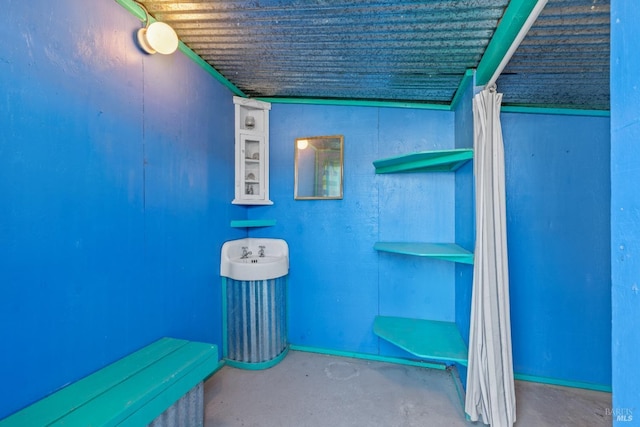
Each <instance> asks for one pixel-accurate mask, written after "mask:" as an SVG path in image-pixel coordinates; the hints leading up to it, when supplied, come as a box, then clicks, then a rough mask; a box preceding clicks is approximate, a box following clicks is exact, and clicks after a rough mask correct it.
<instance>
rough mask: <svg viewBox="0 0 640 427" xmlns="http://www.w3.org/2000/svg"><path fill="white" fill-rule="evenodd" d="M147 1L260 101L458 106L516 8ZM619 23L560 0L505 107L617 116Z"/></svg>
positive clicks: (512, 78)
mask: <svg viewBox="0 0 640 427" xmlns="http://www.w3.org/2000/svg"><path fill="white" fill-rule="evenodd" d="M142 3H143V4H144V5H145V6H146V7H147V9H148V10H149V12H150V13H151V15H153V16H154V17H155V18H156V19H158V20H160V21H164V22H167V23H168V24H170V25H171V26H173V27H174V28H175V29H176V32H177V33H178V36H179V37H180V39H181V40H182V41H183V42H184V43H185V44H186V45H187V46H188V47H189V48H191V49H192V50H193V51H194V52H195V53H196V54H198V55H199V56H200V57H202V58H203V59H204V60H205V61H206V62H208V63H209V64H210V65H212V66H213V67H214V68H215V69H216V70H217V71H219V72H220V73H221V74H222V75H223V76H224V77H225V78H226V79H228V80H229V81H230V82H232V83H233V84H234V85H235V86H237V87H238V88H239V89H240V90H242V91H243V92H244V93H245V94H246V95H248V96H251V97H281V98H323V99H326V98H330V99H348V100H376V101H377V100H383V101H412V102H425V103H431V104H449V103H451V101H452V99H453V96H454V94H455V91H456V89H457V88H458V86H459V85H460V83H461V81H462V79H463V77H464V74H465V71H466V70H467V69H473V68H476V67H477V66H478V64H479V62H480V59H481V58H482V55H483V54H484V52H485V50H486V48H487V46H488V44H489V42H490V40H491V38H492V36H493V35H494V32H495V30H496V28H497V26H498V24H499V23H500V19H501V18H502V16H503V14H504V11H505V9H506V7H507V6H508V4H509V0H458V1H455V0H428V1H408V0H405V1H397V0H386V1H373V0H351V1H331V0H235V1H223V0H189V1H184V0H147V1H143V2H142ZM608 23H609V0H549V2H548V4H547V6H546V7H545V9H544V10H543V12H542V14H541V16H540V18H539V19H538V20H537V22H536V23H535V24H534V26H533V28H532V29H531V31H530V33H529V35H528V36H527V37H526V38H525V40H524V41H523V44H522V45H521V47H520V48H519V49H518V51H517V52H516V54H515V55H514V57H513V60H512V61H511V62H510V63H509V65H508V66H507V68H506V69H505V73H504V74H503V76H501V77H500V79H499V80H498V87H499V90H500V92H503V93H504V94H505V95H504V102H505V103H515V104H527V105H540V104H543V105H548V106H570V107H572V108H597V109H607V108H608V88H609V86H608V63H609V49H608V48H609V28H608ZM605 82H606V84H604V83H605ZM593 93H595V94H596V95H597V96H596V99H595V100H594V99H593V97H590V94H593Z"/></svg>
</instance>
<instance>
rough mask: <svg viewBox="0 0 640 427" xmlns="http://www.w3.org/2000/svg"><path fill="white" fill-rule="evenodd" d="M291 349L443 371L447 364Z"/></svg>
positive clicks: (309, 349) (305, 348) (326, 350)
mask: <svg viewBox="0 0 640 427" xmlns="http://www.w3.org/2000/svg"><path fill="white" fill-rule="evenodd" d="M289 347H290V348H291V350H293V351H302V352H305V353H316V354H325V355H327V356H339V357H349V358H352V359H362V360H370V361H372V362H385V363H395V364H397V365H407V366H417V367H420V368H428V369H438V370H440V371H444V370H446V369H447V365H445V364H441V363H433V362H422V361H419V360H409V359H401V358H398V357H387V356H379V355H376V354H365V353H354V352H350V351H340V350H329V349H323V348H317V347H306V346H301V345H293V344H292V345H290V346H289Z"/></svg>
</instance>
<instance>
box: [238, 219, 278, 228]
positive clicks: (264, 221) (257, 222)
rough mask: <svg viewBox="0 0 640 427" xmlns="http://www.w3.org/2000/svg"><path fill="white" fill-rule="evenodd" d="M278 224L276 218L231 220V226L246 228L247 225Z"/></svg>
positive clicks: (265, 225) (267, 225)
mask: <svg viewBox="0 0 640 427" xmlns="http://www.w3.org/2000/svg"><path fill="white" fill-rule="evenodd" d="M272 225H276V220H275V219H237V220H233V221H231V227H234V228H245V227H270V226H272Z"/></svg>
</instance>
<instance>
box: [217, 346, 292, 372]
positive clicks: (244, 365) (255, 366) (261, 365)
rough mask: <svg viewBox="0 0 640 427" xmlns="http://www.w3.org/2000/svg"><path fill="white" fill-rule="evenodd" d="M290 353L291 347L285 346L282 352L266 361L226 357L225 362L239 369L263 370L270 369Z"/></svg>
mask: <svg viewBox="0 0 640 427" xmlns="http://www.w3.org/2000/svg"><path fill="white" fill-rule="evenodd" d="M287 353H289V347H285V348H284V350H283V351H282V353H280V354H279V355H277V356H276V357H274V358H273V359H271V360H267V361H266V362H258V363H250V362H239V361H237V360H232V359H226V360H225V363H226V364H227V365H229V366H232V367H234V368H238V369H245V370H249V371H261V370H263V369H269V368H271V367H273V366H275V365H277V364H278V363H280V361H281V360H282V359H284V357H285V356H286V355H287Z"/></svg>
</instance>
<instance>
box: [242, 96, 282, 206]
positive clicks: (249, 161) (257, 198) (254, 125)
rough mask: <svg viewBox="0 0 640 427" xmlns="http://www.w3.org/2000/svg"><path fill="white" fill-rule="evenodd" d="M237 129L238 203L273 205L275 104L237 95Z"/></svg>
mask: <svg viewBox="0 0 640 427" xmlns="http://www.w3.org/2000/svg"><path fill="white" fill-rule="evenodd" d="M233 103H234V104H235V110H236V111H235V117H236V118H235V129H236V138H235V140H236V142H235V144H236V180H235V186H236V188H235V199H233V203H234V204H236V205H271V204H273V202H272V201H271V200H269V110H271V104H270V103H268V102H262V101H257V100H254V99H247V98H240V97H237V96H234V97H233Z"/></svg>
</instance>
